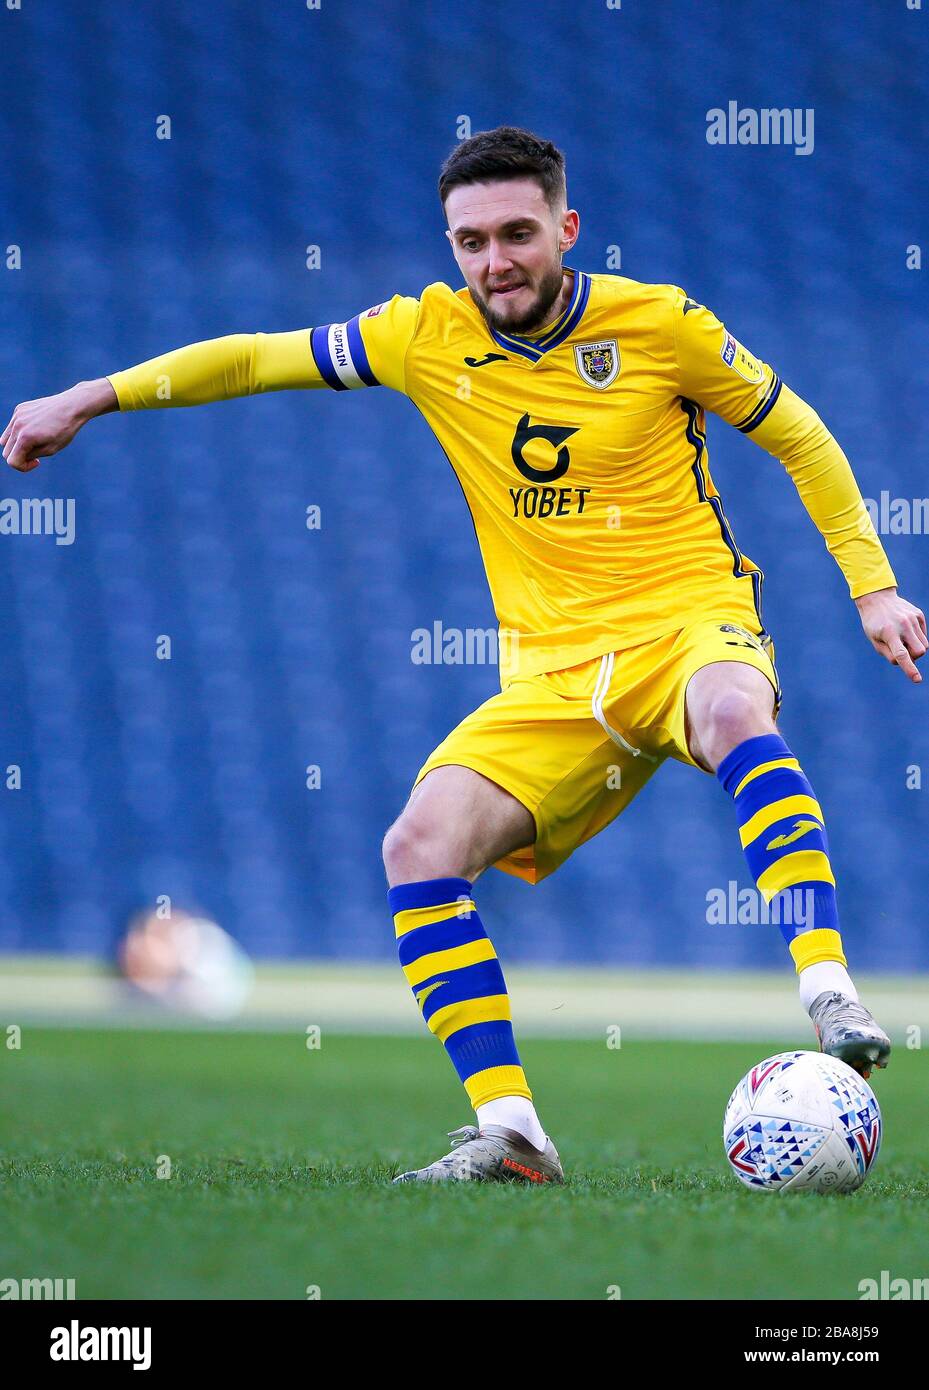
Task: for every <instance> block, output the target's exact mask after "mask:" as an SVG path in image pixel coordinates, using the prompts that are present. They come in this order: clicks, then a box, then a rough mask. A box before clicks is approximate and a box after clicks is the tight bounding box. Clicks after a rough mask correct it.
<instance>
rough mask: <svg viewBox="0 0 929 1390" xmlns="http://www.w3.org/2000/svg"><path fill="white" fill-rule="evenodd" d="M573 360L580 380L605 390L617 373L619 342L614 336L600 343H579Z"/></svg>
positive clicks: (599, 389)
mask: <svg viewBox="0 0 929 1390" xmlns="http://www.w3.org/2000/svg"><path fill="white" fill-rule="evenodd" d="M574 360H575V362H576V363H577V370H578V375H579V376H580V378H581V380H582V381H586V382H587V384H588V386H594V387H596V389H597V390H598V391H605V390H606V388H607V387H608V386H609V385H610V383H611V382H613V381H615V380H616V377H617V375H618V374H619V344H618V343H617V342H616V339H615V338H608V339H607V340H606V341H605V342H602V343H579V344H578V345H577V347H575V349H574Z"/></svg>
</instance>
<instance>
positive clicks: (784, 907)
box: [685, 660, 890, 1076]
mask: <svg viewBox="0 0 929 1390" xmlns="http://www.w3.org/2000/svg"><path fill="white" fill-rule="evenodd" d="M775 713H776V711H775V693H774V688H773V686H772V683H771V679H770V678H769V677H768V676H766V675H765V674H764V673H763V672H762V671H761V670H760V669H758V667H757V666H755V665H749V664H747V663H744V662H740V661H738V660H726V661H716V662H711V663H710V664H709V665H706V666H703V667H701V668H700V669H699V670H698V671H696V673H695V674H694V675H693V676H692V677H691V678H690V681H689V682H688V685H687V691H686V696H685V717H686V727H687V741H688V745H689V750H690V753H691V755H692V756H693V757H694V759H695V760H696V761H697V762H698V763H701V764H703V766H704V767H706V768H707V769H708V770H710V771H713V772H715V773H716V776H717V778H718V779H719V781H720V783H721V784H722V786H723V787H724V788H725V790H726V791H727V792H728V793H729V795H730V796H731V797H732V798H733V801H734V802H735V808H736V813H737V815H738V818H739V835H740V838H741V841H742V848H743V849H744V851H745V855H746V858H747V860H748V865H749V869H750V870H751V873H752V877H753V878H754V879H755V882H756V884H757V886H758V889H759V891H760V892H761V893H762V894H763V896H764V898H765V901H766V902H768V903H769V904H771V903H773V902H774V900H775V899H779V902H778V904H777V906H778V907H779V908H780V909H781V910H780V912H779V913H778V920H779V921H780V923H781V930H782V932H783V934H784V937H785V939H786V941H787V943H788V946H789V948H790V952H791V955H792V956H793V958H794V961H795V963H796V967H797V972H798V974H799V977H800V998H801V1001H802V1003H803V1006H804V1008H806V1010H807V1011H808V1013H809V1014H810V1017H811V1019H812V1021H813V1025H814V1027H815V1029H816V1032H817V1034H818V1036H819V1039H820V1044H821V1046H822V1048H823V1051H824V1052H829V1053H831V1054H832V1055H833V1056H837V1057H840V1058H842V1060H843V1061H846V1062H848V1063H849V1064H850V1065H851V1066H853V1067H855V1068H856V1070H858V1071H860V1072H861V1073H862V1074H863V1075H864V1076H868V1075H869V1074H870V1070H871V1067H872V1066H878V1067H883V1066H886V1065H887V1057H888V1055H889V1053H890V1040H889V1039H888V1037H887V1036H886V1034H885V1033H884V1032H883V1031H882V1029H880V1028H879V1027H878V1026H877V1024H876V1023H875V1022H874V1020H873V1018H872V1017H871V1015H870V1014H869V1013H868V1011H867V1010H866V1009H865V1008H864V1007H863V1005H862V1004H861V1003H860V1001H859V999H858V993H857V991H856V989H855V986H854V985H853V984H852V981H851V978H850V977H849V974H848V970H847V969H846V966H847V962H846V959H845V955H844V952H843V950H842V938H841V936H840V934H839V918H838V911H837V907H836V892H835V877H834V875H833V872H832V866H831V864H830V862H829V845H828V841H827V839H826V828H825V821H824V818H823V813H822V810H821V808H820V805H819V802H818V801H817V799H816V796H815V794H814V792H813V788H812V787H811V786H810V783H809V782H808V781H807V779H806V777H805V776H804V774H803V771H802V769H801V767H800V764H799V762H798V761H797V759H796V758H795V757H794V755H793V753H792V752H791V750H790V748H789V747H788V745H787V744H786V742H785V741H784V739H783V738H782V737H781V735H780V733H779V732H778V730H777V726H776V724H775Z"/></svg>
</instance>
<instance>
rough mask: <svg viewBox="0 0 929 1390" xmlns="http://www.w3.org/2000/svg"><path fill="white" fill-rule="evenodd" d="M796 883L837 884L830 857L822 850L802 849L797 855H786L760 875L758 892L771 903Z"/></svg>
mask: <svg viewBox="0 0 929 1390" xmlns="http://www.w3.org/2000/svg"><path fill="white" fill-rule="evenodd" d="M795 883H831V884H833V885H834V884H835V879H834V878H833V876H832V869H831V867H830V865H829V858H828V855H825V854H823V852H822V850H821V849H801V850H797V852H796V853H795V854H785V855H784V857H783V859H778V860H776V862H775V863H773V864H772V865H771V867H770V868H769V869H765V871H764V873H762V874H759V875H758V890H759V892H760V893H762V895H763V896H764V900H765V902H768V903H769V902H770V901H771V899H772V898H773V897H774V895H775V893H780V892H781V891H782V890H783V889H784V888H792V887H793V886H794V884H795Z"/></svg>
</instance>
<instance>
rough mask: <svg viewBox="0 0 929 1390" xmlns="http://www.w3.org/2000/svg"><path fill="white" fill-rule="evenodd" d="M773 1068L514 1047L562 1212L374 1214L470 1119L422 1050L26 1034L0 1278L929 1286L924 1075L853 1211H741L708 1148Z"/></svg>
mask: <svg viewBox="0 0 929 1390" xmlns="http://www.w3.org/2000/svg"><path fill="white" fill-rule="evenodd" d="M779 1050H783V1046H782V1045H781V1046H778V1045H773V1046H772V1045H770V1044H768V1045H765V1043H764V1042H761V1043H758V1044H754V1045H753V1044H748V1045H746V1044H722V1043H694V1044H685V1043H679V1042H676V1043H675V1042H668V1043H644V1042H640V1043H630V1044H626V1045H624V1046H623V1047H622V1049H621V1050H617V1051H610V1050H609V1049H608V1048H607V1047H606V1046H605V1045H604V1043H603V1042H600V1043H596V1042H583V1041H535V1042H531V1041H530V1042H527V1043H525V1044H524V1045H523V1046H522V1048H521V1051H522V1055H523V1060H524V1063H525V1065H526V1069H527V1072H528V1074H529V1078H530V1083H531V1084H532V1085H533V1087H534V1089H535V1094H536V1101H537V1104H538V1106H539V1110H540V1114H541V1116H542V1120H543V1123H544V1124H545V1125H546V1127H547V1128H548V1130H549V1131H550V1133H551V1134H552V1136H553V1138H554V1140H555V1142H556V1144H557V1145H558V1147H559V1148H560V1150H561V1154H562V1159H563V1161H564V1163H565V1168H566V1172H567V1173H568V1177H569V1184H568V1186H566V1187H565V1188H563V1189H547V1188H546V1189H541V1190H538V1189H533V1188H524V1187H517V1186H497V1185H488V1186H483V1185H477V1184H474V1185H462V1186H457V1185H456V1186H453V1187H451V1188H445V1187H440V1188H431V1187H430V1188H419V1187H402V1188H392V1187H391V1186H390V1177H391V1176H392V1175H393V1173H394V1172H396V1171H398V1170H399V1169H400V1168H401V1167H409V1166H412V1165H414V1164H415V1165H420V1164H422V1163H425V1162H427V1161H430V1160H431V1159H433V1158H436V1157H438V1155H439V1154H440V1153H442V1152H444V1151H445V1148H446V1147H447V1144H446V1143H445V1130H446V1129H452V1128H456V1127H457V1126H459V1125H461V1124H465V1123H468V1122H469V1120H470V1118H471V1113H470V1111H469V1109H468V1107H467V1104H466V1102H465V1099H464V1096H463V1093H462V1092H461V1091H460V1089H459V1087H458V1085H457V1082H456V1080H455V1078H454V1075H453V1073H452V1071H451V1068H450V1066H449V1063H448V1061H447V1059H446V1058H445V1056H444V1054H443V1053H442V1050H441V1048H439V1047H438V1046H437V1045H436V1044H435V1043H434V1041H433V1040H432V1039H431V1038H429V1037H423V1038H421V1039H409V1038H370V1037H366V1038H360V1037H347V1036H333V1035H331V1034H330V1035H324V1037H323V1040H322V1046H321V1048H320V1049H319V1050H308V1049H307V1047H306V1039H305V1038H304V1037H303V1036H302V1035H300V1034H294V1035H287V1034H279V1035H260V1034H243V1033H215V1032H198V1033H178V1032H141V1031H125V1032H116V1031H99V1032H97V1031H88V1030H82V1029H77V1030H69V1031H62V1030H42V1029H31V1028H26V1029H24V1032H23V1037H22V1047H21V1050H19V1051H10V1050H7V1049H6V1048H2V1049H0V1277H2V1278H9V1277H12V1278H18V1279H25V1278H39V1277H48V1278H54V1277H60V1278H65V1279H66V1278H74V1279H76V1281H77V1295H78V1297H79V1298H143V1299H147V1298H275V1299H305V1298H306V1297H307V1296H308V1293H307V1291H308V1289H309V1290H311V1291H312V1289H314V1288H318V1289H319V1292H320V1296H321V1297H322V1298H323V1299H339V1298H364V1299H389V1298H403V1299H406V1298H419V1299H423V1298H427V1299H429V1298H453V1299H463V1298H482V1299H483V1298H490V1299H505V1298H549V1299H596V1300H602V1299H606V1298H607V1297H608V1296H610V1295H609V1293H608V1290H611V1289H612V1290H615V1289H616V1288H617V1287H618V1288H619V1289H621V1296H622V1298H623V1299H624V1300H625V1299H639V1298H686V1299H694V1298H697V1299H700V1298H736V1299H745V1298H758V1297H767V1298H799V1299H821V1298H839V1299H857V1298H858V1282H859V1280H861V1279H864V1278H868V1277H872V1278H879V1277H880V1272H881V1270H882V1269H886V1270H889V1271H890V1273H891V1276H892V1277H899V1276H903V1277H906V1278H917V1277H923V1276H924V1275H926V1273H927V1270H926V1268H925V1251H926V1250H927V1249H929V1203H927V1200H926V1199H927V1197H929V1161H927V1156H926V1135H927V1120H929V1088H927V1086H926V1064H925V1062H924V1060H923V1058H922V1054H921V1053H920V1052H916V1051H914V1052H908V1051H907V1050H906V1049H904V1048H899V1047H898V1049H897V1050H896V1051H895V1054H894V1057H893V1059H892V1062H891V1065H890V1068H889V1069H888V1070H887V1071H886V1072H884V1073H881V1074H878V1075H877V1076H876V1078H875V1089H876V1092H877V1094H878V1098H879V1100H880V1102H881V1106H882V1109H883V1112H884V1120H885V1127H886V1133H885V1138H884V1146H883V1151H882V1153H881V1156H880V1158H879V1160H878V1164H877V1167H876V1169H875V1170H874V1173H873V1174H872V1176H871V1178H870V1179H869V1180H868V1182H867V1183H866V1185H865V1187H864V1188H863V1189H862V1190H861V1191H859V1192H858V1193H856V1194H853V1195H852V1196H849V1197H817V1196H815V1195H800V1194H798V1195H795V1196H792V1197H790V1196H787V1197H779V1196H771V1195H767V1194H760V1193H754V1192H748V1191H745V1190H743V1189H742V1188H740V1186H739V1185H738V1183H737V1182H736V1180H735V1178H733V1177H730V1175H729V1172H728V1167H727V1164H726V1162H725V1158H724V1155H723V1152H722V1143H721V1137H720V1128H721V1123H722V1112H723V1107H724V1105H725V1102H726V1099H727V1098H728V1095H729V1092H730V1090H731V1088H732V1087H733V1086H734V1085H735V1083H736V1081H737V1080H738V1079H739V1077H740V1076H741V1075H742V1074H743V1072H745V1071H746V1070H747V1069H748V1067H749V1066H750V1065H751V1064H752V1063H753V1062H755V1061H758V1060H759V1059H760V1058H761V1057H763V1056H765V1055H766V1054H768V1053H770V1052H773V1051H779ZM166 1160H169V1161H170V1173H171V1176H170V1177H158V1176H157V1174H158V1172H159V1169H160V1171H161V1172H163V1173H164V1172H167V1171H169V1170H168V1164H167V1162H166ZM613 1296H614V1297H615V1296H616V1295H615V1292H614V1293H613Z"/></svg>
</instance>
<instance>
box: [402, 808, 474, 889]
mask: <svg viewBox="0 0 929 1390" xmlns="http://www.w3.org/2000/svg"><path fill="white" fill-rule="evenodd" d="M382 855H383V859H384V870H385V872H386V874H387V881H388V883H390V885H391V887H393V886H395V885H396V884H398V883H419V882H422V881H423V880H425V879H428V878H463V877H466V876H467V869H468V868H470V866H465V865H462V864H461V863H460V862H459V860H460V856H458V855H456V854H454V853H453V852H452V850H451V848H450V846H449V844H448V840H447V837H446V836H445V835H443V834H442V830H441V827H440V826H436V825H430V824H429V823H428V822H427V821H426V820H424V818H423V817H422V816H420V815H418V814H417V813H416V811H415V808H414V809H413V810H409V811H404V813H403V814H402V815H401V816H400V818H399V819H398V820H396V821H394V823H393V825H392V826H391V827H390V829H389V830H388V832H387V834H386V835H385V836H384V844H383V847H382Z"/></svg>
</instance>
